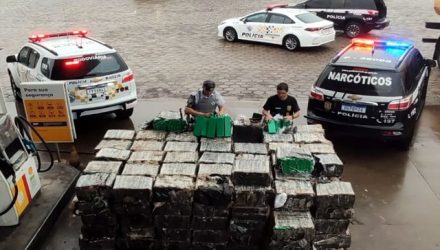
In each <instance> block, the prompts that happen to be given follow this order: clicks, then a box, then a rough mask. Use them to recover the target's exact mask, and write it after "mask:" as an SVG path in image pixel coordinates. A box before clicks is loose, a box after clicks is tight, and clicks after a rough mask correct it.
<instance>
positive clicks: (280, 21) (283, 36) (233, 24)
mask: <svg viewBox="0 0 440 250" xmlns="http://www.w3.org/2000/svg"><path fill="white" fill-rule="evenodd" d="M286 7H287V4H275V5H269V6H268V7H267V8H266V9H264V10H261V11H257V12H254V13H251V14H249V15H246V16H244V17H237V18H231V19H227V20H224V21H223V22H221V24H220V25H219V26H218V36H219V37H223V38H224V39H225V40H226V41H229V42H234V41H236V40H248V41H255V42H263V43H272V44H279V45H282V46H284V47H285V48H286V49H287V50H289V51H293V50H296V49H298V48H299V47H314V46H320V45H323V44H326V43H329V42H332V41H334V40H335V30H334V28H333V23H332V22H330V21H327V20H325V19H322V18H320V17H318V16H316V15H315V14H312V13H310V12H308V11H305V10H295V9H289V8H286Z"/></svg>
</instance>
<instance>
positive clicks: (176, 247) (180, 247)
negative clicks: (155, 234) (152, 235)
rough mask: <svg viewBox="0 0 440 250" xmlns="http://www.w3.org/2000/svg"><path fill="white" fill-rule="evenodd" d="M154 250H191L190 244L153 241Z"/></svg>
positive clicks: (172, 241) (186, 242) (185, 242)
mask: <svg viewBox="0 0 440 250" xmlns="http://www.w3.org/2000/svg"><path fill="white" fill-rule="evenodd" d="M154 245H155V248H154V249H155V250H191V242H189V241H175V240H165V241H164V240H157V241H155V244H154Z"/></svg>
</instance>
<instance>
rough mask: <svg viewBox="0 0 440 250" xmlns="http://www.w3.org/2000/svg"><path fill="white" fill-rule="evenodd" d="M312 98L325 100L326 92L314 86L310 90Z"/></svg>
mask: <svg viewBox="0 0 440 250" xmlns="http://www.w3.org/2000/svg"><path fill="white" fill-rule="evenodd" d="M310 98H312V99H314V100H318V101H324V94H323V93H321V92H319V91H318V90H316V89H314V88H312V90H311V91H310Z"/></svg>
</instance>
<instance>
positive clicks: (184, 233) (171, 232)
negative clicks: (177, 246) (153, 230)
mask: <svg viewBox="0 0 440 250" xmlns="http://www.w3.org/2000/svg"><path fill="white" fill-rule="evenodd" d="M157 232H158V238H159V239H160V240H162V242H164V243H166V242H169V241H185V242H191V229H189V228H186V229H182V228H179V229H174V228H159V229H157Z"/></svg>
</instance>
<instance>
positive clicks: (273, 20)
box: [269, 14, 290, 23]
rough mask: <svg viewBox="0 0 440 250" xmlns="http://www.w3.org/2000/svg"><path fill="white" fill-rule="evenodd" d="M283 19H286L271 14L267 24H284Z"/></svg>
mask: <svg viewBox="0 0 440 250" xmlns="http://www.w3.org/2000/svg"><path fill="white" fill-rule="evenodd" d="M285 19H286V17H285V16H283V15H277V14H271V15H270V18H269V23H285V21H284V20H285ZM289 19H290V18H289Z"/></svg>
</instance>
